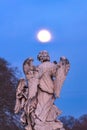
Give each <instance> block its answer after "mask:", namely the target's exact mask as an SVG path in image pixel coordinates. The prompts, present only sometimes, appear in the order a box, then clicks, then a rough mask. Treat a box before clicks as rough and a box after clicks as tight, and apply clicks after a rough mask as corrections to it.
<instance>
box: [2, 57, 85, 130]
mask: <svg viewBox="0 0 87 130" xmlns="http://www.w3.org/2000/svg"><path fill="white" fill-rule="evenodd" d="M18 74H19V72H18V70H17V68H13V67H11V65H10V64H9V63H8V61H6V60H5V59H3V58H0V130H23V129H24V128H23V127H22V125H21V123H20V120H19V116H17V115H15V114H14V105H15V92H16V86H17V83H18ZM60 120H61V121H62V122H63V124H64V127H65V129H66V130H87V115H83V116H81V117H80V118H78V119H75V118H74V117H72V116H64V117H60Z"/></svg>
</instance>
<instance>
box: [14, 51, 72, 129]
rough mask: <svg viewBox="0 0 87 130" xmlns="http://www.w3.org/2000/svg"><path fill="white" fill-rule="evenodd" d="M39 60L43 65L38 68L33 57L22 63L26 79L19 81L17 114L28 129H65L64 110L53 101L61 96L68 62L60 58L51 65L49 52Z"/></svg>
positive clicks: (43, 54)
mask: <svg viewBox="0 0 87 130" xmlns="http://www.w3.org/2000/svg"><path fill="white" fill-rule="evenodd" d="M37 59H38V60H39V61H40V62H41V64H40V65H38V66H34V65H33V61H34V60H33V58H32V57H30V58H28V59H26V60H25V61H24V63H23V71H24V74H25V79H24V78H22V79H20V80H19V82H18V87H17V91H16V104H15V108H14V111H15V113H19V112H21V113H22V114H21V119H20V120H21V122H22V123H23V124H24V125H25V130H64V128H63V123H62V122H61V121H59V120H58V116H59V115H60V114H61V111H60V109H59V108H57V107H56V106H55V104H54V101H55V99H56V98H59V97H60V92H61V88H62V85H63V82H64V80H65V78H66V76H67V73H68V71H69V68H70V64H69V61H68V59H67V58H65V57H61V58H60V61H59V62H56V61H54V62H50V56H49V54H48V52H47V51H46V50H44V51H41V52H39V54H38V56H37Z"/></svg>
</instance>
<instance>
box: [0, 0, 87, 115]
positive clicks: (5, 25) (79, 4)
mask: <svg viewBox="0 0 87 130" xmlns="http://www.w3.org/2000/svg"><path fill="white" fill-rule="evenodd" d="M42 28H46V29H49V30H50V31H51V32H52V35H53V40H52V41H51V42H49V43H46V44H42V43H40V42H39V41H37V39H36V33H37V31H38V30H40V29H42ZM44 49H45V50H47V51H48V52H49V54H50V57H51V61H54V60H57V61H58V60H59V58H60V56H66V57H67V58H68V59H69V60H70V63H71V68H70V72H69V74H68V76H67V79H66V81H65V83H64V85H63V89H62V91H61V97H60V99H58V100H56V104H57V106H58V107H59V108H60V109H61V110H62V111H63V114H62V115H74V116H75V117H78V116H80V115H82V114H85V113H87V103H86V100H87V80H86V76H87V69H86V67H87V58H86V56H87V0H44V1H41V0H26V1H24V0H8V1H7V0H2V1H0V57H3V58H5V59H6V60H8V61H9V62H10V63H11V64H12V65H13V66H17V67H18V68H19V69H20V70H21V71H22V63H23V61H24V60H25V59H26V58H27V57H30V56H32V57H33V58H34V60H35V64H39V62H37V54H38V52H39V51H40V50H44Z"/></svg>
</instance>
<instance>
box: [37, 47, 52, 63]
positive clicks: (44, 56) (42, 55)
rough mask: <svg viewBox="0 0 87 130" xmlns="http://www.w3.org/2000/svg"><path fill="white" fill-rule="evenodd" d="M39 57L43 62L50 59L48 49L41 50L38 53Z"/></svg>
mask: <svg viewBox="0 0 87 130" xmlns="http://www.w3.org/2000/svg"><path fill="white" fill-rule="evenodd" d="M37 59H38V60H39V61H41V62H44V61H50V56H49V53H48V52H47V51H46V50H43V51H40V52H39V54H38V55H37Z"/></svg>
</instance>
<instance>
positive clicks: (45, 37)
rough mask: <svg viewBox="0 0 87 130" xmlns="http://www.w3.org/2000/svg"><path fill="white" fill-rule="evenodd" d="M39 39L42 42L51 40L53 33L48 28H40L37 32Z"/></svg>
mask: <svg viewBox="0 0 87 130" xmlns="http://www.w3.org/2000/svg"><path fill="white" fill-rule="evenodd" d="M37 39H38V40H39V41H40V42H49V41H51V39H52V36H51V33H50V32H49V31H48V30H45V29H43V30H40V31H39V32H38V33H37Z"/></svg>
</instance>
